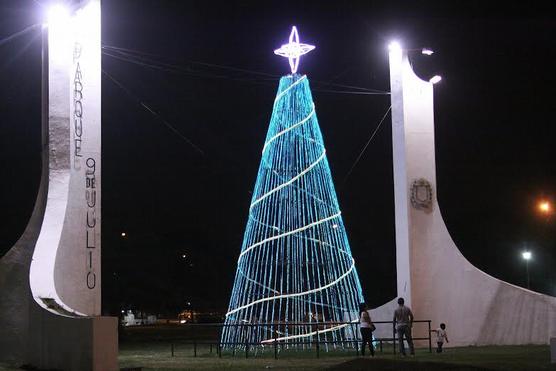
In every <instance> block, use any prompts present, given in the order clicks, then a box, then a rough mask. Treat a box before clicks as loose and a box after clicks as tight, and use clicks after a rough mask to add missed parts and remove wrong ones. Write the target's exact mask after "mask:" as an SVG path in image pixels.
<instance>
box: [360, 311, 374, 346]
mask: <svg viewBox="0 0 556 371" xmlns="http://www.w3.org/2000/svg"><path fill="white" fill-rule="evenodd" d="M359 329H360V331H361V338H362V339H363V340H362V343H361V355H362V356H364V355H365V346H366V345H367V344H369V350H370V351H371V356H372V357H374V356H375V349H374V347H373V331H374V330H375V325H374V324H373V321H372V320H371V311H370V310H369V307H368V306H367V304H365V303H361V304H359Z"/></svg>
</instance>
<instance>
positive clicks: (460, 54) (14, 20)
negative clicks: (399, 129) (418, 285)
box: [0, 0, 556, 315]
mask: <svg viewBox="0 0 556 371" xmlns="http://www.w3.org/2000/svg"><path fill="white" fill-rule="evenodd" d="M47 3H48V1H47V0H33V1H31V0H25V1H23V0H21V1H16V0H7V1H6V0H4V1H2V2H1V3H0V40H4V39H5V38H6V37H8V36H9V35H12V34H14V33H16V32H18V31H20V30H23V29H25V28H26V27H27V26H29V25H32V24H35V23H38V22H40V21H41V17H42V16H43V13H44V9H43V6H44V5H46V4H47ZM447 3H449V4H450V6H451V7H452V8H448V4H447ZM324 4H325V2H297V3H291V4H290V3H285V2H279V3H278V2H276V3H272V2H250V1H240V2H236V3H234V5H231V4H229V5H226V6H225V7H222V6H221V5H218V3H210V2H188V1H162V0H156V1H154V0H152V1H138V0H133V1H132V0H118V1H104V2H103V12H102V16H103V20H102V27H103V30H102V42H103V45H104V46H105V48H104V49H103V52H104V53H105V54H103V60H102V63H103V70H104V71H105V73H106V74H103V80H102V83H103V93H102V94H103V108H102V119H103V136H102V140H103V155H102V156H103V157H102V166H103V170H102V171H103V172H102V182H103V183H102V218H103V219H102V234H103V237H102V254H103V263H102V264H103V301H104V302H103V311H104V313H106V314H109V313H112V314H114V313H117V312H118V311H119V310H120V309H121V308H137V309H144V310H147V311H150V312H155V313H160V314H167V315H175V313H177V312H178V311H179V310H181V309H184V308H186V307H187V306H188V304H187V303H188V302H189V303H191V304H190V305H191V307H194V308H199V309H216V310H221V311H224V310H225V309H226V307H227V304H228V299H229V294H230V292H231V287H232V283H233V278H234V274H235V269H236V261H237V257H238V255H239V252H240V248H241V243H242V238H243V232H244V228H245V224H246V219H247V213H248V207H249V202H250V199H251V191H252V188H253V186H254V183H255V178H256V175H257V169H258V166H259V161H260V151H261V149H262V146H263V142H264V138H265V136H266V130H267V128H268V122H269V119H270V114H271V112H272V103H273V100H274V96H275V94H276V90H277V87H278V79H279V77H280V75H283V74H286V73H288V71H289V67H288V64H287V60H286V59H284V58H281V57H277V56H275V55H274V54H273V50H274V49H275V48H278V47H279V46H280V45H281V44H282V43H284V42H285V41H286V39H287V37H288V36H289V32H290V29H291V26H292V25H296V26H297V27H298V29H299V32H300V38H301V41H302V42H307V43H310V44H315V45H316V46H317V49H316V50H315V51H313V52H311V53H310V54H308V55H307V56H306V57H304V58H302V60H301V66H300V72H301V73H306V74H307V75H308V77H309V81H310V84H311V87H312V89H313V97H314V100H315V104H316V109H317V115H318V119H319V123H320V126H321V129H322V132H323V135H324V140H325V145H326V147H327V152H328V153H327V155H328V160H329V162H330V166H331V170H332V174H333V177H334V181H335V184H336V188H337V192H338V198H339V201H340V206H341V208H342V213H343V218H344V222H345V224H346V228H347V231H348V234H349V239H350V244H351V249H352V254H353V256H354V258H355V260H356V265H357V269H358V271H359V275H360V279H361V283H362V286H363V290H364V295H365V297H366V299H367V300H368V302H369V304H371V306H377V305H380V304H382V303H384V302H386V301H388V300H390V299H392V298H393V297H394V296H395V295H396V291H395V287H396V282H395V277H396V276H395V246H394V210H393V202H394V200H393V183H392V144H391V118H390V116H388V117H387V118H386V120H385V121H384V123H383V125H382V126H381V127H380V129H379V130H378V131H377V134H376V136H375V137H374V139H373V140H372V142H371V143H370V145H369V147H368V148H367V150H366V151H365V153H364V154H363V156H362V157H361V160H360V161H359V163H358V164H357V166H356V167H355V168H354V169H353V171H352V172H351V173H350V174H349V176H347V175H348V173H349V170H350V168H351V167H352V165H353V164H354V161H355V159H356V158H357V156H358V155H359V153H360V151H361V149H362V147H363V146H364V145H365V143H366V142H367V140H368V139H369V137H370V135H371V133H372V132H373V131H374V130H375V128H376V127H377V125H378V123H379V121H380V119H381V117H382V116H383V115H384V113H385V112H386V110H387V109H388V107H389V105H390V97H389V95H369V94H361V92H366V91H368V90H362V89H358V88H359V87H362V88H365V89H375V90H379V91H386V92H387V91H389V74H388V60H387V54H388V53H387V44H388V43H389V41H391V40H392V39H397V40H398V41H400V43H402V45H403V46H404V47H405V48H409V49H420V48H422V47H429V48H431V49H433V50H434V51H435V54H434V55H432V56H430V57H426V56H422V55H421V54H420V53H418V52H416V53H412V56H411V61H412V63H413V66H414V68H415V70H416V72H417V73H418V74H419V75H420V76H421V77H423V78H424V79H428V78H430V77H431V76H433V75H435V74H440V75H442V76H443V80H442V82H441V83H439V84H438V85H436V87H435V122H436V147H437V148H436V154H437V176H438V190H437V191H438V198H439V203H440V207H441V209H442V213H443V216H444V218H445V221H446V224H447V226H448V229H449V231H450V233H451V234H452V237H453V239H454V240H455V242H456V244H457V245H458V246H459V247H460V249H461V251H462V253H463V254H464V255H465V256H466V258H468V259H469V260H470V261H471V262H472V263H473V264H475V265H476V266H477V267H479V268H481V269H483V270H485V271H486V272H487V273H489V274H491V275H493V276H495V277H498V278H501V279H503V280H506V281H509V282H511V283H514V284H517V285H522V286H523V285H525V280H526V275H525V264H524V262H523V260H522V259H521V254H520V252H521V251H522V250H523V249H524V248H525V247H528V248H530V249H531V251H532V252H533V254H534V258H533V260H532V261H531V264H530V269H531V287H532V289H534V290H537V291H540V292H543V293H548V294H551V295H556V273H555V269H554V267H555V266H556V215H554V214H553V215H552V216H550V217H542V216H540V215H539V213H538V212H537V210H536V202H537V201H539V200H540V199H547V200H551V201H552V202H553V205H554V202H555V201H556V149H555V147H554V140H555V138H556V128H555V126H556V123H555V122H554V117H556V109H555V107H556V106H555V104H554V96H555V95H554V91H553V87H554V84H555V83H556V72H555V69H554V60H556V43H555V42H554V40H555V38H556V17H555V14H554V13H551V12H549V11H548V9H547V8H545V9H543V8H533V7H531V6H529V7H527V8H519V7H517V6H516V7H513V6H511V5H506V6H507V7H506V8H505V9H500V8H495V6H494V5H492V6H486V8H485V6H484V5H481V2H473V1H471V2H461V3H460V2H442V3H438V4H434V3H430V2H429V3H427V2H419V5H418V6H417V5H409V6H406V5H407V4H415V3H411V2H407V3H399V2H395V1H391V2H386V1H384V2H371V1H369V2H366V3H353V2H347V1H344V2H330V3H327V5H324ZM332 4H334V5H332ZM458 4H459V5H458ZM464 4H465V5H464ZM117 48H120V49H117ZM40 50H41V42H40V27H36V28H33V29H31V30H29V31H28V32H26V33H24V34H22V35H20V36H17V37H15V38H13V39H11V40H7V41H0V113H1V119H0V169H1V173H0V174H1V179H2V181H1V182H0V256H1V255H3V254H5V253H6V252H7V251H8V250H9V249H10V247H11V246H12V245H13V244H14V243H15V241H16V240H17V239H18V237H19V236H20V234H21V233H22V231H23V229H24V228H25V225H26V222H27V219H28V218H29V216H30V214H31V211H32V208H33V204H34V200H35V196H36V192H37V189H38V185H39V177H40V102H41V100H40V99H41V98H40V81H41V80H40V67H41V59H40ZM112 78H113V79H115V81H117V83H119V84H120V85H117V84H116V83H115V81H114V80H112ZM141 103H143V104H144V105H147V106H148V107H149V108H150V109H152V110H153V111H155V112H156V114H153V113H151V112H149V111H148V110H147V109H145V108H144V107H143V106H142V105H141ZM169 126H170V127H171V128H173V129H175V130H172V129H171V128H170V127H169ZM176 131H177V132H176ZM178 133H179V134H178ZM190 142H191V143H193V144H194V146H193V145H191V143H190ZM195 146H196V147H198V149H196V148H195ZM122 232H125V233H126V237H125V238H124V237H122V236H121V233H122ZM184 254H185V255H186V257H185V258H183V257H182V256H183V255H184Z"/></svg>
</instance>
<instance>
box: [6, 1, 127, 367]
mask: <svg viewBox="0 0 556 371" xmlns="http://www.w3.org/2000/svg"><path fill="white" fill-rule="evenodd" d="M100 64H101V53H100V1H99V0H86V1H80V2H74V4H73V7H72V8H71V9H67V10H65V9H63V8H53V10H52V14H49V22H48V26H45V27H44V28H43V88H42V89H43V114H42V115H43V122H42V132H43V140H42V148H43V149H42V157H43V162H42V173H41V182H40V187H39V191H38V196H37V201H36V204H35V208H34V210H33V214H32V216H31V219H30V221H29V224H28V226H27V228H26V229H25V231H24V233H23V235H22V237H21V238H20V239H19V240H18V241H17V243H16V244H15V246H14V247H13V248H12V249H11V250H10V251H8V253H7V254H6V255H5V256H4V257H3V258H2V260H0V328H2V330H3V332H2V336H0V359H2V360H10V361H15V362H21V363H28V364H31V365H33V366H36V367H39V368H41V369H42V368H48V369H63V370H103V371H104V370H115V369H117V318H113V317H100V314H101V288H100V284H101V281H100V272H101V270H100V242H101V239H100V164H101V161H100V155H101V65H100Z"/></svg>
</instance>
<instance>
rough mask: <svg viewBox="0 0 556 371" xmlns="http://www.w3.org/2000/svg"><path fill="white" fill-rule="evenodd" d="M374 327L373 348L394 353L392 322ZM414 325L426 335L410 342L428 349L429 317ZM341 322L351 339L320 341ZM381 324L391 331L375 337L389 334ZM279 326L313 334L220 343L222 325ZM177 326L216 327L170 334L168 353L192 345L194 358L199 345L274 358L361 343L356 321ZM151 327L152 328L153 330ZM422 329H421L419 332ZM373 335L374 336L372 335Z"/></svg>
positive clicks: (356, 348)
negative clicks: (207, 333) (208, 335)
mask: <svg viewBox="0 0 556 371" xmlns="http://www.w3.org/2000/svg"><path fill="white" fill-rule="evenodd" d="M373 323H374V324H375V325H376V327H377V330H375V332H374V334H373V344H374V346H375V350H377V351H380V352H383V351H384V345H385V344H391V345H392V352H393V353H394V354H396V346H397V342H398V340H399V339H398V337H397V331H396V327H395V324H394V322H393V321H374V322H373ZM413 323H414V324H420V323H423V324H426V325H427V327H428V328H427V331H426V335H427V336H417V337H413V340H414V341H423V340H425V341H428V348H429V352H432V339H431V320H415V321H413ZM340 325H345V327H349V328H350V330H351V334H352V335H354V336H353V338H351V339H347V338H344V339H337V340H322V339H321V336H320V335H321V334H323V329H324V330H326V326H340ZM383 325H390V326H391V330H392V332H391V334H392V336H391V337H390V336H389V335H388V336H377V335H378V334H382V335H384V334H385V333H389V330H388V331H385V329H384V328H382V329H381V330H379V327H381V326H383ZM280 326H283V327H285V326H287V327H288V328H291V327H296V326H304V327H307V326H312V327H313V328H314V329H315V330H314V331H313V335H310V336H307V337H309V338H310V340H299V341H292V340H287V341H281V340H280V339H279V337H278V334H277V331H274V338H273V339H272V338H271V339H268V340H266V341H265V342H264V343H261V342H251V341H249V336H246V337H245V340H243V341H238V342H222V341H221V334H222V330H223V329H224V328H225V327H236V328H238V327H239V328H240V331H244V330H247V331H252V330H253V329H256V328H257V327H262V328H268V327H273V328H279V327H280ZM179 328H180V329H184V330H186V329H189V330H192V329H195V331H194V332H195V333H196V334H197V333H198V331H197V330H196V329H197V328H198V329H200V328H205V329H206V328H216V329H218V330H217V331H215V335H216V334H217V336H218V338H217V339H202V338H201V337H200V336H195V335H193V336H188V337H187V338H185V337H174V338H172V339H170V340H169V342H170V355H171V356H172V357H174V356H175V354H176V351H177V347H178V345H189V346H192V348H193V349H192V355H193V357H197V355H198V348H199V347H200V346H205V347H207V346H208V347H209V353H210V354H213V353H214V352H216V354H217V355H218V357H222V352H223V350H228V351H231V353H232V355H233V356H236V355H237V354H238V353H244V355H245V358H249V356H250V354H252V353H253V352H258V351H266V350H267V349H271V350H272V352H273V353H274V358H275V359H277V358H278V354H279V352H280V351H283V350H284V349H289V348H290V347H295V346H299V347H301V348H303V349H305V350H314V351H315V355H316V357H317V358H318V357H320V353H321V347H326V348H329V347H333V348H342V349H343V350H347V349H353V350H354V351H355V354H356V355H359V354H360V344H361V336H360V334H359V322H300V323H292V322H287V323H285V322H272V323H191V324H181V325H179ZM153 330H154V329H153ZM421 332H422V331H421ZM375 334H376V335H375ZM157 340H160V341H164V342H166V341H165V339H163V338H161V337H157Z"/></svg>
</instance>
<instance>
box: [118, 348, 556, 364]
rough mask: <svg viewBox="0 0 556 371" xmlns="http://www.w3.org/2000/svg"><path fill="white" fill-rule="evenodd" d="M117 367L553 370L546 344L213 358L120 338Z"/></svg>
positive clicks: (202, 352) (202, 351)
mask: <svg viewBox="0 0 556 371" xmlns="http://www.w3.org/2000/svg"><path fill="white" fill-rule="evenodd" d="M120 348H121V349H120V357H119V360H120V367H121V368H129V369H134V368H139V367H140V368H141V369H142V370H149V371H150V370H265V369H274V370H322V369H331V370H377V371H386V370H392V371H393V370H408V371H409V370H411V371H417V370H418V371H436V370H439V371H440V370H458V371H464V370H470V371H471V370H473V371H478V370H500V371H501V370H508V371H536V370H538V371H541V370H551V371H552V370H554V371H556V365H550V363H549V362H550V354H549V348H548V346H488V347H462V348H448V349H447V350H446V353H443V354H440V355H439V354H435V353H433V354H431V353H429V352H428V349H418V350H417V355H416V356H415V357H407V358H402V357H400V356H399V355H396V356H395V355H393V354H391V353H382V354H381V353H377V357H375V358H374V359H370V357H369V356H367V357H365V358H362V357H356V356H355V354H354V352H353V351H351V352H340V351H336V352H329V353H325V352H321V356H320V358H318V359H317V358H316V355H315V352H314V351H312V352H311V351H283V352H280V353H279V356H278V357H279V359H278V360H275V359H274V358H273V356H274V353H273V351H272V350H271V349H269V350H267V351H265V352H264V353H260V352H259V353H258V354H256V355H250V357H249V358H247V359H246V358H245V353H242V352H238V353H237V354H236V355H235V356H232V354H231V353H223V356H222V358H218V356H217V354H216V350H215V349H213V353H212V354H211V353H210V352H209V348H208V346H206V345H203V346H202V347H201V346H199V347H198V348H197V357H193V347H192V346H190V345H185V344H182V345H180V344H177V345H176V346H175V349H174V357H172V356H171V349H170V345H169V344H168V343H165V342H164V343H162V342H160V343H143V342H141V343H128V344H126V343H124V344H122V346H121V347H120Z"/></svg>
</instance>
